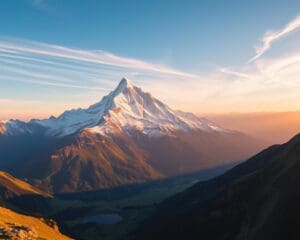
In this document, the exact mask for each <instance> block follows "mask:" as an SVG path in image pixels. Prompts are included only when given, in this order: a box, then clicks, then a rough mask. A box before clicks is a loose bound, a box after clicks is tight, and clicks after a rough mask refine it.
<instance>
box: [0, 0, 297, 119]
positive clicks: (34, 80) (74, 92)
mask: <svg viewBox="0 0 300 240" xmlns="http://www.w3.org/2000/svg"><path fill="white" fill-rule="evenodd" d="M0 11H1V14H0V119H9V118H20V119H29V118H44V117H48V116H50V115H56V116H57V115H59V114H60V113H61V112H63V111H64V110H66V109H70V108H78V107H87V106H89V105H90V104H93V103H95V102H98V101H100V100H101V98H102V97H103V96H104V95H106V94H107V93H109V91H111V90H113V89H114V88H115V87H116V85H117V84H118V82H119V81H120V80H121V78H122V77H127V78H129V79H130V80H131V81H132V82H133V83H134V84H135V85H137V86H140V87H142V88H143V89H144V90H146V91H149V92H151V93H152V95H154V96H155V97H157V98H159V99H161V100H162V101H164V102H165V103H167V104H168V105H169V106H171V107H172V108H176V109H181V110H185V111H192V112H196V113H200V114H201V113H224V112H260V111H296V110H299V103H300V45H299V40H300V31H299V30H300V2H299V1H298V0H281V1H279V0H272V1H271V0H264V1H260V0H253V1H247V0H239V1H226V0H218V1H217V0H202V1H193V0H186V1H182V0H181V1H180V0H173V1H169V0H153V1H146V0H145V1H144V0H128V1H122V0H119V1H117V0H110V1H100V0H86V1H80V0H72V1H71V0H64V1H62V0H3V1H0Z"/></svg>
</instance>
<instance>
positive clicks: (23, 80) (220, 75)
mask: <svg viewBox="0 0 300 240" xmlns="http://www.w3.org/2000/svg"><path fill="white" fill-rule="evenodd" d="M299 24H300V17H297V18H295V19H293V20H292V21H290V22H289V23H288V24H287V25H286V26H285V27H284V28H282V29H280V30H278V31H276V32H272V33H271V32H268V33H266V34H265V35H264V37H263V40H262V46H260V47H259V48H257V50H256V52H255V56H254V57H253V58H252V59H251V61H249V62H247V63H246V64H244V65H242V66H239V67H222V68H219V69H216V71H212V72H210V73H206V74H201V75H197V74H193V73H189V72H186V71H181V70H178V69H176V68H173V67H170V66H165V65H163V64H156V63H152V62H148V61H144V60H139V59H134V58H130V57H124V56H118V55H115V54H112V53H109V52H106V51H101V50H84V49H77V48H71V47H65V46H58V45H52V44H46V43H40V42H34V41H27V40H18V39H7V38H0V86H1V84H3V83H8V84H10V83H11V82H12V81H13V82H15V83H16V84H20V85H21V86H22V87H23V85H22V84H27V85H29V86H30V88H31V87H32V86H33V85H35V86H40V87H41V88H43V89H44V90H45V92H48V93H49V92H50V93H49V95H48V98H47V99H43V101H44V102H43V104H44V105H45V104H46V105H47V104H48V105H47V106H48V108H49V109H53V112H52V114H53V113H54V111H58V110H57V106H58V104H57V103H58V102H59V101H61V102H59V103H60V104H59V105H60V106H59V107H60V108H59V111H62V110H63V109H64V108H68V107H77V106H78V107H81V106H82V105H79V103H81V102H84V103H85V105H88V104H89V103H93V101H94V100H95V99H96V100H98V99H100V97H101V96H99V92H100V94H103V95H104V94H105V93H106V92H108V91H109V90H111V89H113V88H114V87H115V86H116V84H117V82H118V81H119V80H120V79H121V78H122V77H124V76H125V77H129V78H130V79H131V80H133V82H135V83H137V85H141V86H142V87H145V89H146V90H148V91H150V92H152V93H153V95H154V96H157V97H158V98H160V99H162V100H163V101H165V102H167V103H168V104H170V105H171V107H175V108H181V109H183V110H188V111H198V112H224V111H264V110H269V111H273V110H293V109H294V110H295V109H296V108H297V107H299V106H298V105H299V104H298V103H299V102H300V94H299V89H300V79H299V76H300V49H292V50H291V49H289V50H291V51H290V52H289V51H287V50H286V49H284V48H281V50H280V51H279V52H278V51H275V52H276V56H274V55H272V54H271V56H272V57H270V56H269V57H266V55H264V53H265V52H266V51H273V43H274V42H275V41H277V40H279V39H281V38H283V37H290V36H292V37H299V36H295V35H288V33H291V32H293V31H296V30H297V29H298V28H299V27H300V25H299ZM278 42H279V43H280V41H278ZM296 47H297V46H296ZM27 85H26V86H27ZM31 85H32V86H31ZM40 87H38V88H40ZM50 87H51V88H50ZM0 93H1V88H0ZM2 93H3V92H2ZM75 95H76V96H77V97H76V99H75V97H74V96H75ZM5 96H10V95H5ZM57 96H59V99H58V98H57ZM35 97H36V98H39V96H37V95H36V96H35ZM49 98H50V99H52V101H53V103H54V104H52V105H51V104H50V103H49V102H48V99H49ZM54 98H55V99H54ZM79 99H80V100H79ZM5 101H6V100H2V101H1V100H0V106H3V105H7V106H9V105H11V106H14V104H13V103H12V102H9V101H6V102H5ZM5 103H6V104H5ZM35 105H36V106H37V105H38V104H35ZM54 105H55V107H54ZM27 106H28V107H27V109H28V111H27V112H28V114H30V113H31V112H30V111H31V109H32V108H31V106H30V103H28V104H27ZM51 106H52V107H51ZM12 108H13V107H12ZM12 108H8V107H7V110H6V111H7V114H8V113H9V112H11V109H12ZM23 109H24V108H23V107H22V108H19V113H21V112H22V111H23ZM43 109H44V107H43ZM55 113H57V112H55ZM0 115H1V111H0Z"/></svg>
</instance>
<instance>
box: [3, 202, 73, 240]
mask: <svg viewBox="0 0 300 240" xmlns="http://www.w3.org/2000/svg"><path fill="white" fill-rule="evenodd" d="M1 228H4V229H15V230H13V231H16V229H21V230H22V229H25V230H26V229H30V231H33V232H34V233H35V234H36V238H37V239H49V240H66V239H70V238H69V237H67V236H65V235H63V234H61V233H60V232H59V230H58V229H56V228H55V227H54V228H52V227H50V226H48V225H47V224H46V223H45V222H44V221H43V220H42V219H38V218H35V217H31V216H25V215H22V214H19V213H15V212H13V211H11V210H9V209H7V208H3V207H0V229H1ZM20 239H21V238H20ZM24 239H26V238H24Z"/></svg>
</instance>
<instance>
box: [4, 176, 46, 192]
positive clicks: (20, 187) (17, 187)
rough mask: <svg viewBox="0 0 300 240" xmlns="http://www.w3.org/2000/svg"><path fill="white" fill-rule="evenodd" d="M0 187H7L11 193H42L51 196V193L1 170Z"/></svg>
mask: <svg viewBox="0 0 300 240" xmlns="http://www.w3.org/2000/svg"><path fill="white" fill-rule="evenodd" d="M0 187H3V188H5V189H7V191H9V192H10V193H11V194H13V195H15V196H21V195H31V194H32V195H36V194H37V195H42V196H50V195H49V194H47V193H45V192H43V191H41V190H39V189H37V188H35V187H33V186H31V185H30V184H28V183H27V182H24V181H22V180H20V179H17V178H15V177H13V176H11V175H10V174H8V173H6V172H3V171H0Z"/></svg>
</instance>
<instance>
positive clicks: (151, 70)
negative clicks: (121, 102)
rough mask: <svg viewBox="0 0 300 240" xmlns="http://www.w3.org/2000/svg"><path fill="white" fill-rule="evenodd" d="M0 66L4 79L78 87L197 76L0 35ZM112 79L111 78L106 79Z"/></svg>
mask: <svg viewBox="0 0 300 240" xmlns="http://www.w3.org/2000/svg"><path fill="white" fill-rule="evenodd" d="M0 56H1V59H0V68H1V70H2V76H6V77H7V78H6V79H7V80H10V81H14V80H15V81H18V82H21V81H22V82H24V83H26V82H27V83H28V84H43V85H48V86H55V87H64V88H66V87H70V88H77V89H79V88H81V89H106V90H107V91H108V89H109V88H111V87H112V86H113V84H115V82H116V81H118V80H119V79H120V78H121V77H124V76H126V77H131V78H133V80H134V81H135V79H137V81H139V80H143V78H141V77H140V76H148V77H144V79H150V78H151V77H152V78H153V77H154V78H156V79H158V78H164V79H167V78H173V79H185V78H197V77H198V76H196V75H193V74H191V73H188V72H184V71H180V70H177V69H175V68H172V67H168V66H164V65H161V64H155V63H150V62H147V61H143V60H138V59H134V58H128V57H122V56H117V55H115V54H112V53H109V52H105V51H101V50H82V49H76V48H69V47H64V46H58V45H52V44H46V43H40V42H34V41H28V40H19V39H11V38H10V39H6V38H0ZM1 79H3V77H1ZM108 80H113V81H110V82H109V81H108Z"/></svg>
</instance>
